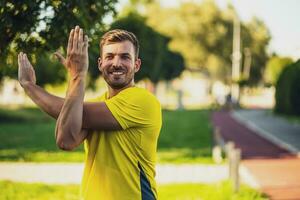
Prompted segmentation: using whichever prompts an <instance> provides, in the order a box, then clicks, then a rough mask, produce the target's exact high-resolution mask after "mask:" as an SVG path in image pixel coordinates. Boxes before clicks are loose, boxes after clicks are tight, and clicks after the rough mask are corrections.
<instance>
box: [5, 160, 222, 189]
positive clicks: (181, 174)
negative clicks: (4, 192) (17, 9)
mask: <svg viewBox="0 0 300 200" xmlns="http://www.w3.org/2000/svg"><path fill="white" fill-rule="evenodd" d="M82 172H83V164H81V163H13V162H1V163H0V180H12V181H19V182H27V183H33V182H41V183H47V184H80V181H81V176H82ZM156 172H157V176H156V180H157V182H158V184H169V183H215V182H219V181H222V180H225V179H227V177H228V169H227V166H225V165H158V166H157V168H156Z"/></svg>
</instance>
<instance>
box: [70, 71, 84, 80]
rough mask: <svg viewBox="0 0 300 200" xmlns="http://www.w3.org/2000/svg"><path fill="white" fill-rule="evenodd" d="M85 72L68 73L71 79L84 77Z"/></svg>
mask: <svg viewBox="0 0 300 200" xmlns="http://www.w3.org/2000/svg"><path fill="white" fill-rule="evenodd" d="M86 75H87V72H77V73H70V79H71V80H77V79H85V77H86Z"/></svg>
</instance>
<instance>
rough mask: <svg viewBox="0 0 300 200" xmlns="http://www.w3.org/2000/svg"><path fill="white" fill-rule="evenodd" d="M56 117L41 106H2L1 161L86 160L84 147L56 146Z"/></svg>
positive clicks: (0, 110)
mask: <svg viewBox="0 0 300 200" xmlns="http://www.w3.org/2000/svg"><path fill="white" fill-rule="evenodd" d="M54 128H55V120H54V119H52V118H50V117H48V116H47V115H46V114H45V113H43V112H41V111H40V110H38V109H37V108H22V109H17V110H6V109H0V141H1V143H0V161H28V162H30V161H34V162H45V161H47V162H82V161H83V160H84V153H83V147H82V146H80V147H79V148H78V149H76V151H74V152H64V151H61V150H59V149H58V148H57V147H56V144H55V139H54Z"/></svg>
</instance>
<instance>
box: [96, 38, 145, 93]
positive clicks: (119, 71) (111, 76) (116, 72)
mask: <svg viewBox="0 0 300 200" xmlns="http://www.w3.org/2000/svg"><path fill="white" fill-rule="evenodd" d="M140 65H141V60H140V59H136V58H135V54H134V46H133V44H132V43H131V42H129V41H124V42H118V43H112V44H107V45H104V46H103V47H102V57H101V58H99V60H98V67H99V70H100V71H101V72H102V75H103V77H104V80H105V81H106V82H107V84H108V85H109V86H110V87H111V88H112V89H122V88H124V87H126V86H131V85H133V84H134V74H135V72H137V71H138V70H139V69H140Z"/></svg>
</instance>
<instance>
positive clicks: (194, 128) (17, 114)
mask: <svg viewBox="0 0 300 200" xmlns="http://www.w3.org/2000/svg"><path fill="white" fill-rule="evenodd" d="M209 117H210V112H209V111H208V110H190V111H163V127H162V130H161V134H160V138H159V142H158V161H159V162H160V163H199V162H202V163H203V162H204V163H211V162H212V160H211V133H212V130H211V125H210V120H209ZM54 128H55V120H53V119H52V118H50V117H48V116H47V115H46V114H44V113H43V112H41V111H40V110H39V109H37V108H21V109H20V108H19V109H16V110H11V109H4V108H2V109H0V141H1V143H0V161H26V162H29V161H34V162H82V161H83V160H84V152H83V147H82V146H80V147H79V148H78V149H76V150H75V151H73V152H64V151H61V150H59V149H58V148H57V147H56V144H55V140H54Z"/></svg>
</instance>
